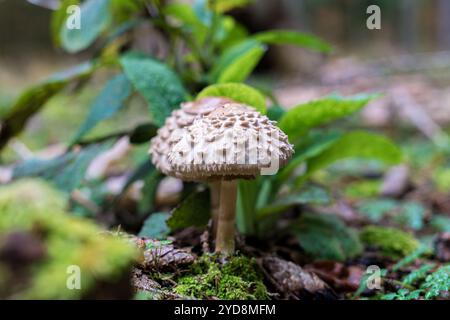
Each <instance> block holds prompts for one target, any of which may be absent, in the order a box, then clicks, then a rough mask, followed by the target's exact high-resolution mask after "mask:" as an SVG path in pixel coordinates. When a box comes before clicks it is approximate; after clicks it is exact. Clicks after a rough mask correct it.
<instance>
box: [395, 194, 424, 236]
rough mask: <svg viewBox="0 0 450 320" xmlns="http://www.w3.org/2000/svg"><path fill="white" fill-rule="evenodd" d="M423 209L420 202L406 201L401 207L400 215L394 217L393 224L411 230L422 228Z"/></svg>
mask: <svg viewBox="0 0 450 320" xmlns="http://www.w3.org/2000/svg"><path fill="white" fill-rule="evenodd" d="M424 217H425V208H424V206H423V205H422V204H421V203H420V202H416V201H408V202H406V203H404V204H403V205H402V208H401V210H400V213H399V214H398V215H396V216H395V222H397V223H398V224H399V225H401V226H406V227H408V228H411V229H412V230H416V231H417V230H420V229H422V228H423V224H424V221H423V220H424Z"/></svg>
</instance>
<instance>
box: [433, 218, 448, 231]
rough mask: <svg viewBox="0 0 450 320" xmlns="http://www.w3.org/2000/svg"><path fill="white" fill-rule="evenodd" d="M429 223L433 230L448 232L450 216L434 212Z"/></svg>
mask: <svg viewBox="0 0 450 320" xmlns="http://www.w3.org/2000/svg"><path fill="white" fill-rule="evenodd" d="M430 225H431V226H432V227H433V229H434V230H437V231H440V232H450V217H448V216H445V215H443V214H435V215H433V217H432V218H431V221H430Z"/></svg>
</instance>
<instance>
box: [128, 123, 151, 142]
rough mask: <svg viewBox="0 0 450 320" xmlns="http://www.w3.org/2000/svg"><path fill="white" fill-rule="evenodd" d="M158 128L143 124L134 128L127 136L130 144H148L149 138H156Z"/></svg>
mask: <svg viewBox="0 0 450 320" xmlns="http://www.w3.org/2000/svg"><path fill="white" fill-rule="evenodd" d="M157 131H158V127H157V126H155V125H154V124H153V123H143V124H140V125H138V126H137V127H136V128H134V130H133V132H131V134H130V135H129V137H130V142H131V143H133V144H139V143H146V142H149V141H150V139H151V138H153V137H154V136H156V134H157Z"/></svg>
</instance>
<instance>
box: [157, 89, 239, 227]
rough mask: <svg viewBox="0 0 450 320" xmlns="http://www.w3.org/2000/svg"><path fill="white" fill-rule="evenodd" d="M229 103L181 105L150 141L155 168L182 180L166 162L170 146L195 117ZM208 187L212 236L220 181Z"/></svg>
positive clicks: (212, 100)
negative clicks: (209, 191) (209, 190)
mask: <svg viewBox="0 0 450 320" xmlns="http://www.w3.org/2000/svg"><path fill="white" fill-rule="evenodd" d="M230 102H232V101H231V100H230V99H228V98H224V97H206V98H203V99H199V100H197V101H193V102H185V103H182V104H181V108H180V109H178V110H175V111H173V112H172V114H171V116H170V117H168V118H167V119H166V122H165V124H164V126H163V127H161V128H160V129H158V132H157V135H156V136H155V137H154V138H153V139H152V140H151V143H150V150H149V153H150V154H151V156H152V162H153V164H154V165H155V167H156V168H157V169H158V170H160V171H161V172H162V173H164V174H165V175H168V176H172V177H176V178H181V179H182V176H180V175H178V173H177V171H176V170H173V168H172V166H171V165H170V163H169V162H168V161H167V154H168V153H169V150H170V148H171V146H172V145H173V144H175V143H176V142H178V141H179V140H180V139H181V138H182V137H183V135H184V134H185V133H186V132H185V127H186V126H189V125H191V124H192V123H193V122H194V119H195V118H196V117H198V116H204V115H207V114H209V113H211V112H212V111H213V110H215V109H217V108H218V107H221V106H223V105H224V104H226V103H230ZM199 181H201V180H199ZM209 186H210V189H211V209H212V217H213V219H212V220H213V234H215V227H216V222H217V216H218V208H219V192H220V181H212V182H210V183H209Z"/></svg>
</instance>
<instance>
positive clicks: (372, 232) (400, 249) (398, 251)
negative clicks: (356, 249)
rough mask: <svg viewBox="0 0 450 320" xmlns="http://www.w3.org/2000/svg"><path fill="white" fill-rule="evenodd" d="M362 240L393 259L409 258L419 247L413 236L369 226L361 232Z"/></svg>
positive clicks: (395, 230) (394, 230) (391, 229)
mask: <svg viewBox="0 0 450 320" xmlns="http://www.w3.org/2000/svg"><path fill="white" fill-rule="evenodd" d="M360 238H361V240H362V241H363V242H364V243H365V244H367V245H371V246H374V247H377V248H379V249H380V250H381V252H382V253H383V254H384V255H386V256H388V257H391V258H399V257H404V256H407V255H408V254H411V253H412V252H413V251H414V250H416V249H417V248H418V246H419V242H418V241H417V240H416V239H415V238H414V237H413V236H412V235H410V234H409V233H406V232H403V231H401V230H398V229H395V228H385V227H377V226H368V227H365V228H364V229H363V230H362V231H361V234H360Z"/></svg>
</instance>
